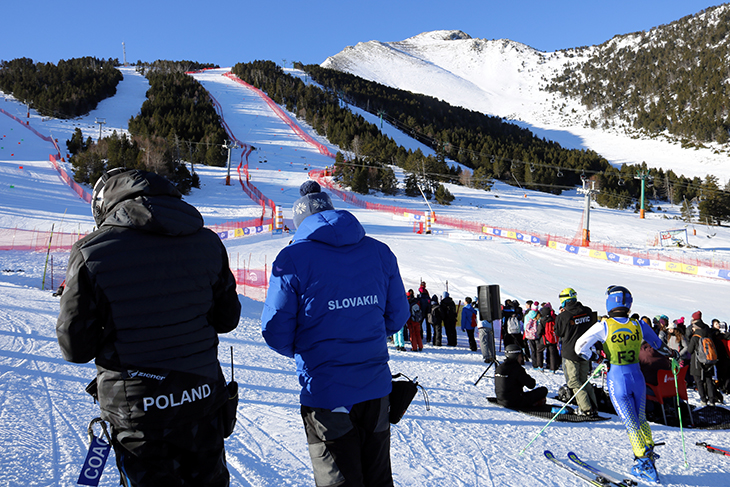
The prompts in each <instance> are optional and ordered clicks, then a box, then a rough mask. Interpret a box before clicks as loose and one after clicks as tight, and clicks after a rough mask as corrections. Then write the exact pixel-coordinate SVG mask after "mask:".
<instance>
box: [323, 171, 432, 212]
mask: <svg viewBox="0 0 730 487" xmlns="http://www.w3.org/2000/svg"><path fill="white" fill-rule="evenodd" d="M331 175H332V174H331V172H330V171H329V170H327V169H324V170H312V171H309V177H310V178H312V179H314V180H316V181H317V182H318V183H319V184H320V185H321V186H324V187H326V188H327V189H329V190H330V191H331V192H332V193H334V194H336V195H337V197H338V198H340V199H342V200H343V201H345V202H347V203H350V204H351V205H354V206H357V207H358V208H366V209H368V210H377V211H383V212H386V213H392V214H394V215H403V214H404V213H411V214H414V215H424V216H425V215H426V212H424V211H422V210H410V209H408V208H403V207H401V206H395V205H383V204H380V203H373V202H370V201H365V200H363V199H361V198H359V197H357V196H355V195H354V194H353V193H350V192H349V191H343V190H341V189H339V188H338V187H337V185H336V184H335V183H333V182H332V180H331V179H329V178H327V176H331Z"/></svg>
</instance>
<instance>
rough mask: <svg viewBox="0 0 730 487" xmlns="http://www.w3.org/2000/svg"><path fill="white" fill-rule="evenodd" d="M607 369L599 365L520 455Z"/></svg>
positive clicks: (603, 365) (604, 365)
mask: <svg viewBox="0 0 730 487" xmlns="http://www.w3.org/2000/svg"><path fill="white" fill-rule="evenodd" d="M605 368H606V364H603V363H602V364H599V365H598V367H596V370H594V371H593V373H592V374H591V376H590V377H588V380H587V381H585V382H584V383H583V385H582V386H580V389H578V390H577V391H575V394H573V397H571V398H570V399H568V401H566V403H565V406H563V407H562V408H560V410H559V411H558V412H557V413H555V415H554V416H553V417H552V418H551V419H550V421H548V422H547V424H546V425H545V426H543V427H542V429H541V430H540V431H539V432H538V433H537V434H536V435H535V436H534V438H532V439H531V440H530V442H529V443H528V444H527V445H525V447H524V448H523V449H522V450H520V453H519V454H520V455H522V454H523V453H525V451H526V450H527V449H528V448H530V445H532V443H533V442H534V441H535V440H536V439H537V437H538V436H540V435H541V434H542V432H543V431H545V430H546V429H547V427H548V426H550V424H552V422H553V421H555V418H557V417H558V415H559V414H560V413H562V412H563V410H564V409H565V408H567V407H568V404H570V401H572V400H573V399H575V396H577V395H578V393H579V392H580V391H582V390H583V388H584V387H585V386H587V385H588V383H589V382H590V381H591V380H593V378H594V377H596V376H597V375H598V373H599V372H601V371H602V370H603V369H605Z"/></svg>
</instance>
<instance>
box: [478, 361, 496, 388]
mask: <svg viewBox="0 0 730 487" xmlns="http://www.w3.org/2000/svg"><path fill="white" fill-rule="evenodd" d="M494 364H497V365H499V362H498V361H497V359H496V358H493V359H492V360H491V361H490V362H489V365H487V368H486V369H484V372H482V375H480V376H479V378H478V379H477V381H476V382H475V383H474V385H477V384H479V381H480V380H482V377H484V376H485V375H486V374H487V372H488V371H489V369H491V368H492V365H494Z"/></svg>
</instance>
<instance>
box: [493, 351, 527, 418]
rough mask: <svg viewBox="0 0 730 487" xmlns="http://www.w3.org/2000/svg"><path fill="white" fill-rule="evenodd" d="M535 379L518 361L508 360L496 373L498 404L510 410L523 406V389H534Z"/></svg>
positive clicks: (495, 385) (495, 383) (495, 390)
mask: <svg viewBox="0 0 730 487" xmlns="http://www.w3.org/2000/svg"><path fill="white" fill-rule="evenodd" d="M535 385H536V382H535V379H533V378H532V377H531V376H530V375H529V374H528V373H527V371H526V370H525V368H524V367H523V366H522V365H520V363H519V362H518V361H517V360H516V359H513V358H512V359H506V360H505V361H504V362H502V363H501V364H500V365H499V366H498V367H497V370H495V371H494V393H495V394H496V396H497V402H498V403H499V404H501V405H502V406H505V407H508V408H514V407H519V406H521V405H522V400H521V399H522V394H523V393H524V391H523V388H524V387H527V388H528V389H532V388H534V387H535Z"/></svg>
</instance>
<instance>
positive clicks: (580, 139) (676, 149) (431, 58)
mask: <svg viewBox="0 0 730 487" xmlns="http://www.w3.org/2000/svg"><path fill="white" fill-rule="evenodd" d="M623 42H629V41H628V40H624V41H623ZM594 50H595V47H586V48H581V49H571V50H564V51H556V52H551V53H545V52H540V51H536V50H535V49H532V48H531V47H529V46H526V45H524V44H520V43H518V42H514V41H511V40H505V39H500V40H487V39H472V38H471V37H469V35H467V34H465V33H463V32H461V31H434V32H425V33H423V34H420V35H417V36H414V37H411V38H409V39H406V40H403V41H399V42H379V41H370V42H362V43H359V44H357V45H356V46H354V47H352V46H351V47H346V48H345V49H343V50H342V51H341V52H339V53H337V54H335V55H333V56H331V57H329V58H327V59H326V60H325V61H324V62H323V63H322V66H323V67H326V68H332V69H336V70H340V71H346V72H349V73H352V74H354V75H357V76H360V77H362V78H365V79H369V80H371V81H375V82H378V83H381V84H384V85H387V86H391V87H394V88H399V89H403V90H408V91H412V92H414V93H423V94H426V95H430V96H433V97H435V98H438V99H441V100H444V101H446V102H448V103H450V104H453V105H456V106H461V107H464V108H468V109H471V110H476V111H479V112H482V113H486V114H489V115H496V116H499V117H503V118H505V119H507V120H509V121H513V122H515V123H518V124H519V125H522V126H526V127H528V128H530V129H531V130H533V131H534V132H535V133H536V134H537V135H538V136H541V137H546V138H548V139H550V140H555V141H557V142H559V143H560V144H561V145H563V146H564V147H567V148H581V149H592V150H594V151H596V152H598V153H599V154H601V155H602V156H604V157H606V159H608V161H609V162H611V163H612V164H616V165H619V164H624V163H630V164H637V163H641V162H643V161H645V162H646V163H647V164H648V165H649V167H661V168H664V169H665V170H668V169H672V170H673V171H674V172H675V173H677V174H684V175H685V176H688V177H693V176H700V177H704V176H705V175H706V174H714V175H715V176H717V177H719V178H720V182H721V183H722V184H724V183H725V182H727V181H728V180H729V179H730V164H728V154H727V152H726V151H725V152H723V151H717V148H716V147H708V148H703V149H683V148H682V147H681V145H680V144H678V143H673V142H670V141H668V140H665V139H664V138H661V137H659V138H649V137H642V136H639V135H638V134H636V133H635V131H633V130H631V129H630V128H629V127H627V126H626V125H625V124H622V123H618V125H617V126H615V127H611V128H605V129H602V128H601V127H602V122H603V121H602V120H601V119H600V117H599V115H598V114H597V113H594V112H592V111H590V110H588V109H586V108H585V107H584V106H583V105H581V104H580V103H579V102H578V101H577V100H574V99H567V98H564V97H562V96H560V95H557V94H554V93H549V92H547V91H545V90H544V87H545V86H546V85H547V84H548V82H549V81H550V80H551V79H552V78H553V77H554V76H555V75H556V74H558V73H562V72H563V71H564V70H565V68H566V67H569V66H575V65H577V64H578V63H580V62H582V61H585V60H586V59H588V57H589V56H590V55H591V54H592V53H593V52H594ZM592 122H597V124H598V128H596V129H592V128H590V127H591V123H592Z"/></svg>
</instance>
